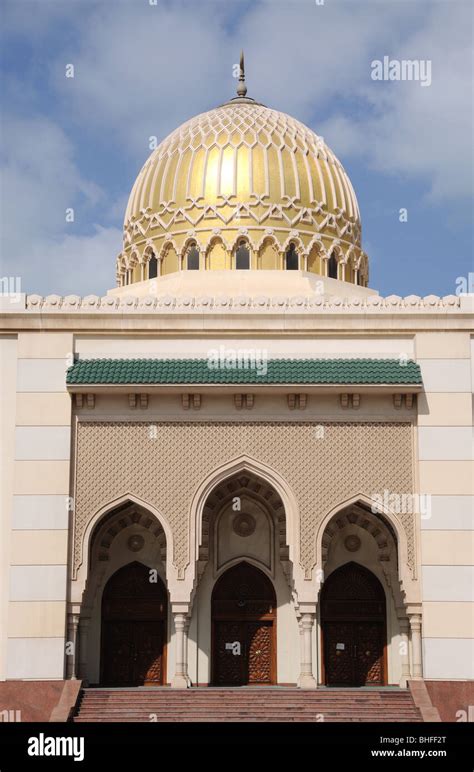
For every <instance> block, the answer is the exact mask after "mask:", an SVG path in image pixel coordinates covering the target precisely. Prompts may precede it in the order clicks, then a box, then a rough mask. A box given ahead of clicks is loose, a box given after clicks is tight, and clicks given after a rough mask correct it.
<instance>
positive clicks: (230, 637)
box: [214, 622, 245, 686]
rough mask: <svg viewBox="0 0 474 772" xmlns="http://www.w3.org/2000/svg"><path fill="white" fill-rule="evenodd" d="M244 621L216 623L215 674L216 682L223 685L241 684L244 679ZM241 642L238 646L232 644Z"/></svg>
mask: <svg viewBox="0 0 474 772" xmlns="http://www.w3.org/2000/svg"><path fill="white" fill-rule="evenodd" d="M242 632H243V630H242V622H216V623H215V639H214V646H215V660H214V661H215V674H214V680H215V682H216V684H219V685H221V686H241V685H242V684H243V683H245V681H244V667H243V660H244V657H243V649H244V647H243V646H242V637H243V636H242ZM234 643H239V644H240V652H239V650H238V648H235V649H233V648H231V644H234Z"/></svg>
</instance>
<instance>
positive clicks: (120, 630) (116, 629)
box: [103, 621, 134, 686]
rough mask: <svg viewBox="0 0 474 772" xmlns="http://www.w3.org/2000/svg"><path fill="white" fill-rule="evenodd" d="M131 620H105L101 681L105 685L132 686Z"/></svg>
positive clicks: (132, 646)
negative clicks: (105, 654)
mask: <svg viewBox="0 0 474 772" xmlns="http://www.w3.org/2000/svg"><path fill="white" fill-rule="evenodd" d="M133 624H134V623H133V622H120V621H118V622H115V621H114V622H107V623H106V625H105V627H104V631H103V635H104V650H105V651H107V657H106V658H105V661H104V674H103V682H104V684H105V685H112V684H113V685H114V686H133V685H134V680H133V657H134V645H133Z"/></svg>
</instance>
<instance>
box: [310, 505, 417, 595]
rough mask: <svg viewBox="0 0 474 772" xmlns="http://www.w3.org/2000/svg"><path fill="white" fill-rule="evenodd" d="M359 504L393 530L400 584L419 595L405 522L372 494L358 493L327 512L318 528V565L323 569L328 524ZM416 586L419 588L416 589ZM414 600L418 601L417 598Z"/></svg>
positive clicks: (408, 592) (316, 545)
mask: <svg viewBox="0 0 474 772" xmlns="http://www.w3.org/2000/svg"><path fill="white" fill-rule="evenodd" d="M357 504H359V505H361V506H362V507H366V508H367V509H369V510H370V511H371V512H372V513H373V514H374V516H375V517H378V518H379V519H380V520H381V522H382V523H385V525H386V526H387V525H388V526H389V528H390V530H391V531H392V532H393V534H394V537H395V540H396V546H397V569H398V577H399V581H400V584H401V586H402V588H403V590H404V592H405V593H406V595H407V597H409V596H411V595H413V594H415V596H418V595H419V586H418V582H415V581H414V580H413V578H412V576H411V572H410V569H409V565H408V540H407V534H406V531H405V529H404V527H403V524H402V523H401V521H400V519H399V517H398V516H397V515H396V514H395V513H394V512H391V511H390V510H389V509H387V508H386V507H382V506H381V505H380V502H379V501H377V500H375V499H373V498H371V497H370V496H367V495H366V494H364V493H357V494H355V495H354V496H351V497H350V498H348V499H345V500H344V501H341V502H339V504H337V505H336V506H335V507H333V508H332V509H331V510H330V511H329V512H328V513H327V514H326V516H325V517H324V518H323V520H321V522H320V523H319V526H318V529H317V531H316V542H315V557H316V565H317V566H318V568H319V569H321V568H322V565H323V557H322V553H323V536H324V532H325V530H326V527H327V526H328V524H329V523H330V522H331V521H332V520H333V519H334V518H336V517H337V515H339V514H340V513H342V512H344V510H346V509H348V508H349V507H351V506H353V505H357ZM415 586H416V587H417V588H418V589H416V590H415ZM414 602H417V601H416V600H415V601H414Z"/></svg>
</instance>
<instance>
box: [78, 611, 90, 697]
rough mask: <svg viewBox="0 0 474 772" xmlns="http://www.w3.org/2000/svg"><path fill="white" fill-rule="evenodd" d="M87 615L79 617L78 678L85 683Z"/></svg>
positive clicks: (87, 635) (88, 621)
mask: <svg viewBox="0 0 474 772" xmlns="http://www.w3.org/2000/svg"><path fill="white" fill-rule="evenodd" d="M89 623H90V618H89V617H81V619H80V622H79V678H81V679H82V681H83V682H84V684H85V685H86V683H87V678H86V671H87V641H88V637H89Z"/></svg>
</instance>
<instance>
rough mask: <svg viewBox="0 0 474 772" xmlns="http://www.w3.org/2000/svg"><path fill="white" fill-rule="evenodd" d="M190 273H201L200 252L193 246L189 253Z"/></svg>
mask: <svg viewBox="0 0 474 772" xmlns="http://www.w3.org/2000/svg"><path fill="white" fill-rule="evenodd" d="M187 265H188V271H199V250H198V248H197V247H196V244H193V245H192V247H191V249H190V250H189V252H188V263H187Z"/></svg>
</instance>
